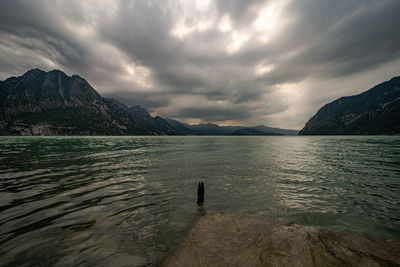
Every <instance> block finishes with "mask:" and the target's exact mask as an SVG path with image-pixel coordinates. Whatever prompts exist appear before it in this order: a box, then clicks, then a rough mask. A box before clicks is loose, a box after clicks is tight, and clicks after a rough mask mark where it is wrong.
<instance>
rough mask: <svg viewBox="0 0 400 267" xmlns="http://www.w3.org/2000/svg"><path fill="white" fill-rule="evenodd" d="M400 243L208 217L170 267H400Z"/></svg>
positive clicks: (224, 216)
mask: <svg viewBox="0 0 400 267" xmlns="http://www.w3.org/2000/svg"><path fill="white" fill-rule="evenodd" d="M399 255H400V240H385V239H381V238H375V237H366V236H362V235H358V234H347V233H336V232H332V231H328V230H324V229H320V228H317V227H310V226H299V225H282V224H278V223H273V222H269V221H262V220H258V219H250V218H244V217H238V216H234V215H230V214H217V213H214V214H207V215H205V216H202V217H201V218H200V220H199V222H198V223H197V224H196V226H195V227H194V228H193V229H192V231H191V232H190V233H189V235H188V236H187V237H186V239H185V240H184V242H183V244H182V245H181V247H180V248H178V249H177V251H176V252H175V253H174V254H173V255H171V256H170V257H169V258H168V259H167V260H166V261H165V263H164V265H165V266H400V257H399Z"/></svg>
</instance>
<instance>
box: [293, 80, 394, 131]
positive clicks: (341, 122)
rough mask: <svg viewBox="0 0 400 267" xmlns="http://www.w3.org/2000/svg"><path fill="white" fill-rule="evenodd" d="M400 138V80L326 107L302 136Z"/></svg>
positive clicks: (345, 98) (307, 126) (313, 118)
mask: <svg viewBox="0 0 400 267" xmlns="http://www.w3.org/2000/svg"><path fill="white" fill-rule="evenodd" d="M341 134H342V135H347V134H349V135H359V134H360V135H368V134H371V135H372V134H400V77H395V78H393V79H391V80H390V81H386V82H383V83H381V84H379V85H376V86H375V87H373V88H372V89H370V90H368V91H366V92H364V93H361V94H359V95H354V96H347V97H341V98H339V99H337V100H335V101H333V102H331V103H329V104H326V105H325V106H323V107H322V108H321V109H320V110H318V112H317V114H315V115H314V116H313V117H312V118H311V119H310V120H309V121H308V122H307V123H306V125H305V126H304V128H303V129H302V130H301V131H300V132H299V135H341Z"/></svg>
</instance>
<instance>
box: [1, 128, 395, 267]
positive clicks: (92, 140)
mask: <svg viewBox="0 0 400 267" xmlns="http://www.w3.org/2000/svg"><path fill="white" fill-rule="evenodd" d="M199 181H204V182H205V186H206V196H205V207H206V209H207V210H213V211H218V212H223V213H234V214H238V215H245V216H250V217H257V218H263V219H270V220H279V221H282V222H285V223H291V222H293V223H297V224H303V225H316V226H321V227H326V228H329V229H333V230H335V231H344V232H358V233H363V234H368V235H373V236H381V237H385V238H400V137H384V136H379V137H375V136H366V137H365V136H364V137H358V136H352V137H349V136H341V137H279V136H268V137H266V136H260V137H236V136H235V137H204V136H203V137H195V136H189V137H1V138H0V262H1V264H3V265H24V264H26V265H45V266H48V265H63V266H65V265H79V264H83V265H99V264H100V265H109V266H117V265H121V264H124V263H130V264H133V265H143V264H147V263H151V264H157V263H159V262H160V261H162V260H163V259H164V258H165V256H166V255H168V253H170V252H171V251H172V250H173V249H174V248H175V247H176V246H177V245H178V244H179V242H180V241H181V240H182V239H183V238H184V236H185V234H186V233H187V232H188V230H190V228H191V226H192V225H193V223H194V222H195V221H196V219H197V218H198V216H199V215H198V211H197V208H196V204H195V203H196V197H197V196H196V184H197V182H199Z"/></svg>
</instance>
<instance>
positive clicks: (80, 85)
mask: <svg viewBox="0 0 400 267" xmlns="http://www.w3.org/2000/svg"><path fill="white" fill-rule="evenodd" d="M0 111H1V112H0V135H230V134H231V133H233V132H235V131H237V130H240V129H243V128H249V126H219V125H217V124H212V123H202V124H197V125H196V124H195V125H190V124H186V123H182V122H179V121H177V120H175V119H170V118H162V117H159V116H155V117H152V116H151V115H150V114H149V113H148V112H147V110H146V109H145V108H143V107H141V106H139V105H136V106H131V107H128V106H126V105H125V104H123V103H121V102H118V101H117V100H115V99H113V98H104V97H102V96H101V95H100V94H99V93H98V92H97V91H96V90H95V89H94V88H93V87H92V86H91V85H90V84H89V83H88V82H87V81H86V80H85V79H84V78H82V77H80V76H78V75H72V76H68V75H67V74H65V73H64V72H62V71H60V70H51V71H48V72H46V71H43V70H40V69H37V68H36V69H31V70H29V71H27V72H26V73H24V74H23V75H21V76H13V77H10V78H8V79H6V80H4V81H0ZM250 128H254V129H256V130H258V131H261V132H263V133H267V132H271V133H279V134H285V135H296V134H297V132H298V131H296V130H287V129H280V128H271V127H268V126H264V125H257V126H250Z"/></svg>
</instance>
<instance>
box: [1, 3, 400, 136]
mask: <svg viewBox="0 0 400 267" xmlns="http://www.w3.org/2000/svg"><path fill="white" fill-rule="evenodd" d="M398 10H400V2H399V1H397V0H382V1H363V0H352V1H328V0H327V1H316V0H304V1H294V0H282V1H278V0H268V1H259V0H251V1H232V0H216V1H212V0H210V1H207V0H197V1H191V2H185V1H181V2H177V1H172V0H171V1H161V0H150V1H144V0H137V1H117V0H116V1H101V0H99V1H85V2H82V1H52V2H49V1H40V0H38V1H22V0H12V1H11V0H5V1H1V2H0V55H1V56H0V78H1V79H4V78H7V77H8V76H11V75H20V74H22V73H24V72H25V71H26V70H27V69H30V68H36V67H39V68H42V69H45V70H50V69H53V68H58V69H61V70H63V71H65V72H67V73H68V74H79V75H81V76H83V77H85V78H86V79H87V80H88V81H89V82H90V83H91V84H92V85H93V86H94V87H95V89H97V90H98V91H99V92H100V93H102V94H103V95H105V96H108V97H113V98H115V99H117V100H119V101H121V102H124V103H125V104H127V105H136V104H140V105H142V106H144V107H146V108H148V109H149V110H150V111H152V112H153V113H155V114H159V115H163V116H168V117H175V118H183V119H186V120H190V119H191V118H193V119H197V121H199V120H200V121H201V120H202V121H204V122H221V123H224V122H226V121H236V122H238V123H243V124H249V123H250V122H251V123H264V124H269V125H271V126H280V127H292V128H300V127H301V126H302V125H303V124H304V122H305V120H306V119H307V118H308V116H310V115H312V113H314V112H315V111H316V110H317V109H318V108H319V107H320V106H322V105H323V104H325V103H326V102H327V101H331V100H333V99H335V98H337V97H340V96H342V95H351V94H354V93H355V91H357V93H359V92H360V90H362V89H363V90H366V89H368V88H369V87H370V86H372V85H374V84H377V83H379V82H381V81H383V80H384V79H389V78H390V77H388V76H390V75H396V74H397V75H398V73H396V70H398V69H399V67H400V35H399V34H398V29H397V28H398V25H400V16H398ZM360 77H363V79H361V82H360ZM366 77H367V78H366ZM360 88H361V89H360Z"/></svg>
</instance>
